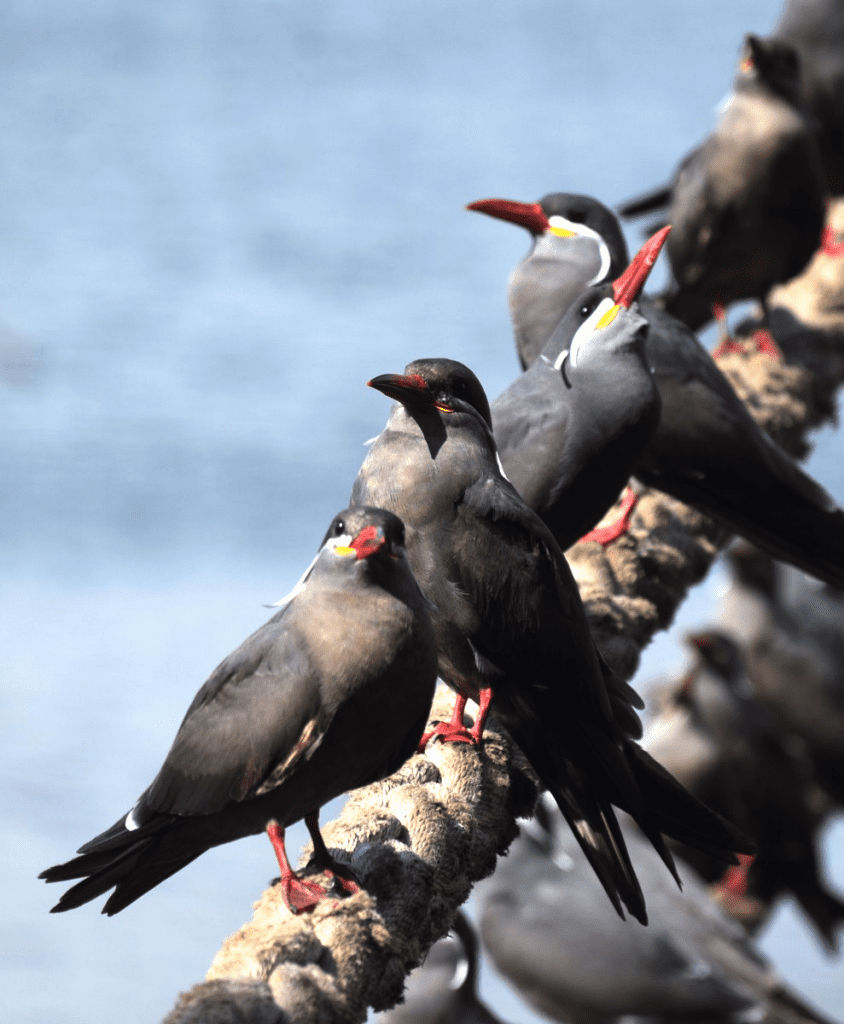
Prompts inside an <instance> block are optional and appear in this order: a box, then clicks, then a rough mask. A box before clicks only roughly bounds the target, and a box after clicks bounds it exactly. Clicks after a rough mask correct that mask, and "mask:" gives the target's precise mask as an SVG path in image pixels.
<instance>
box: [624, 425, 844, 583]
mask: <svg viewBox="0 0 844 1024" xmlns="http://www.w3.org/2000/svg"><path fill="white" fill-rule="evenodd" d="M765 447H766V449H767V451H766V452H765V454H767V456H768V458H767V460H766V462H767V465H766V466H765V470H766V471H765V474H764V477H761V476H758V475H757V474H755V473H754V472H752V471H750V472H748V473H747V475H746V476H744V477H743V478H741V479H739V477H738V470H737V468H734V469H731V468H730V467H726V466H725V467H724V469H723V471H722V472H720V473H719V472H711V473H708V474H707V484H706V488H705V490H704V489H703V488H701V487H700V485H699V484H698V483H696V482H695V481H694V480H693V479H692V478H691V477H682V478H681V477H680V475H679V474H672V477H671V483H670V487H666V486H665V485H666V483H668V481H667V480H662V481H661V480H660V474H656V475H654V476H653V477H651V476H650V475H649V474H647V473H646V474H644V475H643V479H645V482H647V483H652V484H653V486H654V487H657V488H660V489H666V490H670V492H671V493H672V494H673V495H674V497H676V498H679V499H680V500H681V501H684V502H686V504H689V505H693V506H694V507H695V508H698V509H700V511H701V512H705V513H706V514H708V515H711V516H712V517H713V518H715V519H718V520H719V521H720V522H722V523H724V524H725V525H726V526H727V527H728V528H729V529H731V530H735V531H736V532H737V533H740V534H741V535H742V536H743V537H746V538H747V539H748V540H750V541H752V542H753V543H754V544H756V546H757V547H759V548H761V549H762V550H763V551H766V552H767V553H768V554H770V555H771V556H772V557H774V558H776V559H778V560H779V561H784V562H790V563H791V564H792V565H795V566H797V568H798V569H802V570H803V571H804V572H807V573H808V574H809V575H810V576H814V577H815V578H816V579H819V580H822V581H823V582H824V583H828V584H829V585H830V586H833V587H839V588H841V587H844V511H842V510H841V509H840V508H837V507H836V506H835V503H834V502H833V500H832V499H831V498H830V497H829V495H828V494H827V493H826V491H824V489H823V488H822V487H821V486H820V485H819V484H818V483H817V482H816V481H815V480H813V479H812V478H811V477H810V476H809V475H808V474H806V473H804V472H803V471H802V469H800V467H799V466H798V465H797V464H796V463H795V462H793V460H791V459H790V458H789V457H788V456H787V455H786V454H785V453H784V452H782V451H781V450H780V449H779V448H777V447H776V446H775V445H774V444H773V442H771V443H770V445H768V444H766V445H765Z"/></svg>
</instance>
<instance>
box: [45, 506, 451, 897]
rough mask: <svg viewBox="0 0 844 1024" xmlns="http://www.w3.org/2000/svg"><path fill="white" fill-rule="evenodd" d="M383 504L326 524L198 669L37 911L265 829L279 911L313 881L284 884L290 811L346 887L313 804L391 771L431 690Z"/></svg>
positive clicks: (350, 887)
mask: <svg viewBox="0 0 844 1024" xmlns="http://www.w3.org/2000/svg"><path fill="white" fill-rule="evenodd" d="M404 544H405V536H404V527H403V525H402V523H401V520H400V519H398V517H397V516H395V515H393V514H392V513H391V512H387V511H384V510H383V509H376V508H354V509H347V510H346V511H344V512H341V513H340V514H339V515H338V516H337V517H336V518H335V519H334V521H333V522H332V524H331V526H330V527H329V529H328V532H327V534H326V536H325V539H324V541H323V544H322V547H321V548H320V551H319V553H318V554H317V556H316V558H315V559H314V561H313V563H312V564H311V566H310V567H309V568H308V570H307V572H306V573H305V575H304V576H303V577H302V579H301V581H300V582H299V584H298V585H297V587H296V588H295V589H294V591H293V592H292V593H291V594H290V596H289V597H288V598H287V599H286V600H285V601H284V602H281V604H282V605H283V606H282V607H281V609H280V610H279V611H278V612H277V613H276V614H275V615H274V616H273V617H272V618H271V619H270V620H269V622H267V623H266V624H265V625H264V626H262V627H261V628H260V629H258V630H257V631H256V632H255V633H253V634H252V636H250V637H249V638H248V639H247V640H245V641H244V642H243V643H242V644H241V645H240V647H238V649H237V650H236V651H234V653H233V654H230V655H229V656H228V657H227V658H226V659H225V660H224V661H223V662H222V663H221V664H220V665H219V666H218V667H217V669H215V671H214V672H213V673H212V674H211V676H210V677H209V679H208V680H207V682H206V683H205V685H204V686H203V687H202V689H201V690H200V691H199V692H198V693H197V695H196V697H195V698H194V700H193V703H192V704H191V706H190V707H189V708H188V711H187V714H186V715H185V718H184V720H183V722H182V724H181V726H180V727H179V731H178V733H177V734H176V738H175V740H174V741H173V745H172V747H171V748H170V752H169V753H168V754H167V757H166V758H165V761H164V764H163V766H162V768H161V770H160V771H159V773H158V775H157V776H156V778H155V779H154V780H153V782H152V785H150V786H149V788H148V789H146V790H144V792H143V793H142V794H141V796H140V797H139V799H138V801H137V802H136V804H135V806H134V807H133V808H132V810H131V811H130V812H129V813H128V814H126V815H124V816H123V817H121V818H120V820H119V821H117V822H116V824H114V825H113V826H112V827H111V828H110V829H108V831H106V832H103V833H102V835H99V836H97V837H96V838H95V839H92V840H91V841H90V842H88V843H86V844H85V845H84V846H83V847H82V848H81V849H80V850H79V853H80V854H81V855H82V856H80V857H76V858H75V859H74V860H71V861H69V862H68V863H67V864H61V865H57V866H56V867H52V868H49V869H48V870H47V871H44V872H43V873H42V874H41V875H40V877H41V878H44V879H46V880H47V881H48V882H59V881H66V880H68V879H73V878H82V879H83V881H81V882H79V883H77V884H76V885H74V886H73V887H72V888H71V889H69V890H68V891H67V892H66V893H65V894H64V895H63V896H62V898H61V899H60V900H59V902H58V904H57V905H56V906H55V907H53V910H54V911H62V910H70V909H72V908H74V907H78V906H80V905H81V904H83V903H87V902H88V901H89V900H92V899H95V898H96V897H97V896H100V895H102V894H103V893H105V892H107V891H108V890H109V889H111V888H114V893H112V895H111V896H110V897H109V899H108V901H107V902H106V904H105V907H104V910H103V913H106V914H116V913H117V912H118V911H120V910H122V909H123V908H124V907H126V906H128V904H130V903H132V902H133V901H134V900H136V899H138V897H140V896H142V895H143V894H144V893H145V892H147V891H149V890H150V889H152V888H153V887H154V886H156V885H158V884H159V882H162V881H164V879H165V878H168V877H169V876H170V875H172V874H174V873H175V872H176V871H179V870H181V868H183V867H185V865H186V864H189V863H190V862H191V861H192V860H194V859H195V858H196V857H198V856H199V855H200V854H202V853H204V852H205V851H206V850H208V849H210V848H211V847H212V846H218V845H220V844H221V843H229V842H232V841H233V840H235V839H241V838H243V837H244V836H248V835H254V834H255V833H258V832H261V831H263V830H265V829H266V831H267V833H268V835H269V836H270V839H271V841H272V843H273V847H274V848H275V850H276V854H277V856H278V861H279V867H280V868H281V879H280V884H281V886H282V892H283V896H284V899H285V902H286V903H287V905H288V907H289V908H290V909H291V910H292V911H293V912H294V913H295V912H297V911H300V910H304V909H307V908H308V907H310V906H313V905H314V904H315V903H316V902H318V900H319V899H320V898H322V897H323V896H325V895H326V891H327V890H326V888H325V887H324V886H322V885H319V884H317V883H316V882H311V881H307V880H305V879H300V878H299V877H298V876H297V875H296V874H295V873H294V872H293V870H292V869H291V867H290V865H289V862H288V860H287V855H286V853H285V850H284V829H285V827H286V826H287V825H291V824H293V823H294V822H296V821H299V820H300V819H302V818H304V819H305V823H306V825H307V827H308V830H309V832H310V833H311V837H312V839H313V841H314V850H315V859H316V862H317V865H318V866H319V867H320V868H322V869H324V870H326V871H327V872H329V873H330V874H332V875H334V876H335V883H334V884H335V885H339V886H340V888H341V889H344V890H346V891H356V889H357V885H356V883H355V882H354V880H353V878H352V875H351V872H350V870H349V869H348V868H347V867H344V866H341V865H339V864H338V863H337V862H336V861H335V860H334V858H332V857H331V856H330V855H329V853H328V851H327V850H326V848H325V844H324V842H323V840H322V836H321V834H320V831H319V824H318V813H319V809H320V807H321V806H322V805H323V804H325V803H327V802H328V801H329V800H332V799H334V797H336V796H339V795H340V794H341V793H344V792H346V791H347V790H349V789H354V788H356V787H358V786H365V785H368V784H369V783H372V782H376V781H378V780H379V779H383V778H385V777H386V776H387V775H390V774H392V773H393V772H394V771H396V770H397V769H398V768H400V767H401V765H402V764H403V763H404V762H405V761H406V760H407V758H408V757H410V755H411V754H412V753H413V752H414V751H415V749H416V747H417V745H418V743H419V738H420V736H421V735H422V731H423V729H424V726H425V722H426V721H427V717H428V714H429V712H430V708H431V703H432V701H433V695H434V688H435V685H436V660H437V659H436V649H435V647H434V636H433V631H432V626H431V621H430V618H429V615H428V602H427V600H426V598H425V597H424V596H423V594H422V592H421V591H420V589H419V587H418V585H417V583H416V580H415V579H414V577H413V574H412V572H411V570H410V567H409V565H408V561H407V557H406V554H405V546H404Z"/></svg>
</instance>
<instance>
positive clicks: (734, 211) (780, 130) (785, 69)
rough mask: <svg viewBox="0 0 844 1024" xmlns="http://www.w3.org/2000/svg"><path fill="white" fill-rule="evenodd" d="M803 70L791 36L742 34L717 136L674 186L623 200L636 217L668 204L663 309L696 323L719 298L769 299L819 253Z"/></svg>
mask: <svg viewBox="0 0 844 1024" xmlns="http://www.w3.org/2000/svg"><path fill="white" fill-rule="evenodd" d="M800 74H801V67H800V57H799V55H798V51H797V49H796V48H795V47H794V46H792V45H791V44H790V43H789V42H787V41H785V40H783V39H781V38H777V39H774V38H771V39H762V38H760V37H759V36H755V35H747V36H745V39H744V43H743V47H742V54H741V58H740V61H739V67H738V71H737V73H736V77H735V80H734V83H733V92H732V94H731V96H730V98H729V100H728V101H727V103H726V104H725V106H724V107H723V109H722V112H721V115H720V117H719V120H718V123H717V125H716V126H715V128H714V130H713V131H712V133H711V134H710V135H709V136H708V137H707V138H706V139H705V140H704V141H703V142H702V143H701V144H700V145H699V146H698V147H696V148H695V149H694V150H692V152H691V153H689V154H688V155H687V156H686V157H685V158H684V159H683V160H682V162H681V163H680V166H679V168H678V169H677V172H676V175H675V177H674V180H673V182H672V184H671V186H670V187H668V188H666V187H664V186H663V187H662V188H660V189H656V190H654V191H653V192H651V193H649V194H647V195H646V196H643V197H639V198H637V199H634V200H630V201H629V202H627V203H624V204H622V205H621V207H620V211H621V213H622V216H636V215H638V214H640V213H643V212H646V211H649V210H651V209H653V208H654V207H656V206H659V205H665V203H666V201H667V209H666V220H667V222H668V223H670V224H671V225H672V228H673V230H672V232H671V238H670V239H669V241H668V246H667V250H668V257H669V259H670V261H671V269H672V273H673V276H674V280H675V285H674V286H673V287H672V288H671V289H669V292H668V294H667V296H666V298H665V308H666V309H667V311H668V312H669V313H671V314H673V315H674V316H676V317H678V318H679V319H680V320H682V321H683V322H684V323H685V324H687V325H688V326H689V327H691V328H692V329H693V330H697V329H698V328H700V327H702V326H703V325H704V324H706V323H707V322H708V321H709V320H710V319H711V318H712V315H713V304H718V305H722V306H726V305H727V304H728V303H730V302H733V301H735V300H737V299H747V298H758V299H762V300H764V297H765V296H766V295H767V293H768V291H769V290H770V289H771V287H772V286H773V285H775V284H778V283H779V282H781V281H788V280H790V279H791V278H792V277H795V276H796V275H797V274H799V273H800V271H801V270H802V269H803V268H804V267H805V266H806V264H807V263H808V262H809V260H810V259H811V257H812V255H813V254H814V253H815V252H816V251H817V248H818V245H819V243H820V239H821V232H822V230H823V224H824V217H825V195H826V185H825V181H824V176H823V169H822V165H821V158H820V154H819V152H818V146H817V142H816V140H815V135H814V132H813V125H812V122H811V120H810V117H809V116H808V115H807V112H806V111H805V110H804V109H803V105H802V99H801V94H800Z"/></svg>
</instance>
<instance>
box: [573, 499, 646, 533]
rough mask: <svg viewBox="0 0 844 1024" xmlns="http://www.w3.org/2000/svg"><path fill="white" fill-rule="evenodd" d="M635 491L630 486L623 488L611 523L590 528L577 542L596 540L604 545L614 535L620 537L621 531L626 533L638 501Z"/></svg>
mask: <svg viewBox="0 0 844 1024" xmlns="http://www.w3.org/2000/svg"><path fill="white" fill-rule="evenodd" d="M638 500H639V499H638V497H637V496H636V492H635V491H634V490H632V488H630V487H626V488H625V489H624V498H623V500H622V502H621V508H620V509H619V511H618V515H617V516H616V518H615V519H613V521H612V522H611V523H608V524H607V525H606V526H596V527H595V529H594V530H590V531H589V533H586V534H584V535H583V536H582V537H581V538H580V540H579V541H578V542H577V543H578V544H586V543H588V542H589V541H592V540H596V541H597V542H598V543H599V544H601V545H602V546H603V547H606V546H607V544H609V543H610V542H611V541H614V540H615V539H616V537H620V536H621V535H622V534H623V533H626V532H627V531H628V530H629V529H630V519H631V517H632V516H633V509H634V508H635V507H636V502H637V501H638Z"/></svg>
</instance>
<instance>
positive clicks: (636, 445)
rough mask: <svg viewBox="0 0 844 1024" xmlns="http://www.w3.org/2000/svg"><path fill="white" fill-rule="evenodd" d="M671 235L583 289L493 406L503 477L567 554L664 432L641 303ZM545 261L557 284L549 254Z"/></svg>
mask: <svg viewBox="0 0 844 1024" xmlns="http://www.w3.org/2000/svg"><path fill="white" fill-rule="evenodd" d="M667 232H668V229H667V228H665V229H663V231H661V232H659V234H658V235H656V236H654V238H653V239H651V241H650V242H648V243H647V245H645V246H644V247H643V249H642V250H641V251H640V252H639V254H638V255H637V256H636V258H635V259H634V260H633V262H632V263H631V264H630V267H629V268H628V269H627V270H626V271H625V272H624V273H623V274H622V275H621V277H619V278H617V279H616V280H615V282H614V283H613V284H612V285H610V284H598V285H594V286H592V287H591V288H587V290H586V291H584V292H582V293H581V294H580V295H579V296H578V297H577V299H576V300H575V301H574V302H573V303H572V305H571V306H570V307H569V310H568V312H567V313H566V314H565V315H564V317H563V319H562V321H561V322H560V323H559V326H558V327H557V329H556V330H555V331H554V332H553V334H552V336H551V339H550V340H549V341H548V342H547V343H546V345H545V347H544V349H543V351H542V353H541V356H540V358H539V359H537V360H536V362H535V363H534V364H533V365H532V366H531V367H530V368H529V369H528V370H526V371H525V372H524V373H523V374H522V375H521V376H519V377H517V378H516V379H515V380H514V381H513V383H512V384H511V385H510V386H509V387H508V388H507V389H506V391H504V392H502V394H500V395H499V396H498V398H496V400H495V401H494V402H493V403H492V425H493V431H494V434H495V440H496V442H497V444H498V449H499V452H500V454H501V462H502V465H503V466H504V471H505V473H506V474H507V476H508V478H509V479H510V481H511V482H512V483H513V485H514V486H515V488H516V490H517V491H518V492H519V494H521V496H522V497H523V498H524V499H525V501H526V502H527V504H528V505H530V507H531V508H532V509H534V510H535V511H536V512H538V513H539V515H540V516H541V517H542V519H543V521H544V522H545V523H546V524H547V525H548V527H549V528H550V529H551V531H552V533H553V534H554V537H555V538H556V540H557V542H558V544H559V545H560V547H561V548H563V550H565V549H567V548H569V547H570V546H571V545H572V544H574V543H575V542H576V541H577V540H578V539H580V538H581V537H583V536H584V534H586V532H587V531H588V530H591V529H592V527H593V526H594V525H595V524H596V523H597V522H598V521H599V520H600V518H601V517H602V516H603V515H604V513H605V512H606V511H607V509H608V508H610V506H611V505H612V504H613V502H614V501H615V500H616V497H617V496H618V493H619V491H620V490H621V489H622V487H624V485H625V484H626V483H627V481H628V479H629V478H630V475H631V473H632V471H633V469H634V468H635V466H636V464H637V462H638V461H639V459H640V458H641V456H642V452H643V451H644V449H645V447H646V445H647V444H648V442H649V441H650V440H651V439H652V438H653V436H654V434H655V432H656V430H657V428H658V426H659V419H660V410H661V407H662V402H661V400H660V396H659V389H658V388H657V386H656V381H655V379H654V375H653V373H652V372H651V370H650V367H649V366H648V364H647V359H646V355H645V341H646V336H647V332H648V321H647V320H646V319H645V318H644V317H643V316H642V315H641V314H640V312H639V306H638V303H637V302H635V301H634V300H635V298H636V296H637V295H638V293H639V291H641V289H642V287H643V286H644V284H645V280H646V279H647V276H648V273H649V272H650V270H651V268H652V267H653V264H654V261H655V260H656V257H657V255H658V253H659V248H660V246H661V245H662V242H663V240H664V238H665V235H666V233H667ZM555 237H559V236H552V239H553V238H555ZM553 244H554V242H553V241H551V240H549V242H548V243H547V247H548V248H549V249H550V248H551V246H552V245H553ZM588 245H589V248H590V249H592V251H593V252H594V245H592V243H591V240H589V241H588ZM580 248H583V247H582V246H581V247H580ZM525 262H527V263H529V262H531V261H530V260H528V261H525ZM543 262H545V263H548V264H549V266H548V267H547V270H546V272H545V275H544V276H546V277H548V278H551V279H552V280H553V275H554V268H553V264H552V263H551V258H550V256H549V257H548V258H547V259H546V260H543ZM572 272H574V273H576V268H575V269H574V270H573V271H572ZM514 276H515V275H514ZM536 276H539V275H538V274H537V275H536ZM546 290H547V292H548V293H549V294H550V292H551V291H552V289H551V288H550V287H548V288H547V289H546ZM511 298H512V296H511ZM547 305H548V306H549V307H550V305H551V303H550V301H549V302H548V303H547ZM513 306H514V308H515V309H516V310H518V309H519V308H520V307H521V303H513Z"/></svg>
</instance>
